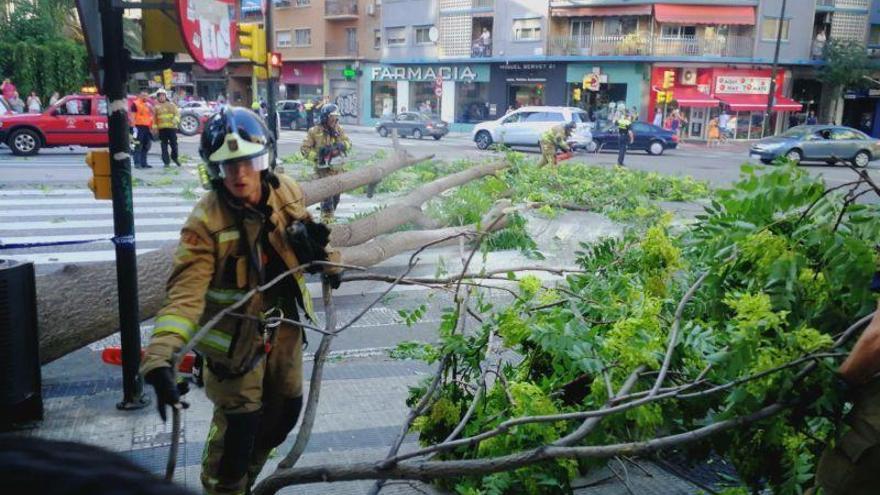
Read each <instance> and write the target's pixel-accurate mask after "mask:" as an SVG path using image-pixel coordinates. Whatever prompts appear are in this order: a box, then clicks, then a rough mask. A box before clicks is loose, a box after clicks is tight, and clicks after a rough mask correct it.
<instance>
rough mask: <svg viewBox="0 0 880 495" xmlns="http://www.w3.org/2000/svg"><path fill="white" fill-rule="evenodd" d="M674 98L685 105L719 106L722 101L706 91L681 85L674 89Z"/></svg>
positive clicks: (700, 106) (699, 106) (681, 104)
mask: <svg viewBox="0 0 880 495" xmlns="http://www.w3.org/2000/svg"><path fill="white" fill-rule="evenodd" d="M672 93H673V98H674V99H675V101H677V102H678V104H679V105H680V106H683V107H698V108H707V107H717V106H718V104H719V103H721V102H720V101H718V100H716V99H715V98H712V97H711V96H709V95H707V94H706V93H701V92H700V91H699V90H697V88H691V87H687V86H679V87H676V88H673V89H672Z"/></svg>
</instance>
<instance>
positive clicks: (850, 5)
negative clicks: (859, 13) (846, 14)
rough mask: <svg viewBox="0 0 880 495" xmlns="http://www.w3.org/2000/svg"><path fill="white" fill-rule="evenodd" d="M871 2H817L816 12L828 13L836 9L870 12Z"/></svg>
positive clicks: (838, 0) (818, 0)
mask: <svg viewBox="0 0 880 495" xmlns="http://www.w3.org/2000/svg"><path fill="white" fill-rule="evenodd" d="M869 7H870V5H869V0H816V10H819V11H822V12H827V11H830V10H836V9H845V10H868V8H869Z"/></svg>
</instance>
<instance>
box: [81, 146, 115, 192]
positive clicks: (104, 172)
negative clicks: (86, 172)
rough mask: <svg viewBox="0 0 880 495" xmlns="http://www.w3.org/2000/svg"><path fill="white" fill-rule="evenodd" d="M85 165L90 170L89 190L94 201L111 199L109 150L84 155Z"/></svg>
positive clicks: (94, 151)
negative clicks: (93, 196)
mask: <svg viewBox="0 0 880 495" xmlns="http://www.w3.org/2000/svg"><path fill="white" fill-rule="evenodd" d="M86 165H88V166H89V168H91V169H92V177H91V178H90V179H89V189H91V190H92V193H93V194H94V195H95V199H113V193H112V189H111V188H110V150H93V151H89V152H88V153H86Z"/></svg>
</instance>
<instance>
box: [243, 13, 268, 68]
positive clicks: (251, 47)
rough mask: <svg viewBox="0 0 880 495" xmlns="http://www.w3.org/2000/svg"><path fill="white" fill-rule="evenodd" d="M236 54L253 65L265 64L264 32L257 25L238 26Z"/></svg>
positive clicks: (244, 24) (245, 24)
mask: <svg viewBox="0 0 880 495" xmlns="http://www.w3.org/2000/svg"><path fill="white" fill-rule="evenodd" d="M238 53H239V54H240V55H241V56H242V57H244V58H246V59H248V60H250V61H252V62H253V63H255V64H259V65H265V64H266V31H264V30H263V28H261V27H260V25H259V24H254V23H239V24H238Z"/></svg>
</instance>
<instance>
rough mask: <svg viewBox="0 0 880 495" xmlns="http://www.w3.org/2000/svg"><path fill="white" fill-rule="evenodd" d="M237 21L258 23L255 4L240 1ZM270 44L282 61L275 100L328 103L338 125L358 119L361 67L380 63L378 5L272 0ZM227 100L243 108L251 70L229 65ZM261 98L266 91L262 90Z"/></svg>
mask: <svg viewBox="0 0 880 495" xmlns="http://www.w3.org/2000/svg"><path fill="white" fill-rule="evenodd" d="M238 5H239V15H240V17H239V22H262V14H261V13H260V4H259V1H257V2H254V1H253V0H241V1H240V2H239V3H238ZM274 5H275V9H274V33H273V36H274V44H275V50H276V51H278V52H280V53H281V56H282V59H283V61H284V64H283V67H282V69H281V74H280V77H279V86H278V94H279V99H300V100H305V99H329V100H330V101H333V102H335V103H336V104H337V105H339V109H340V113H341V114H342V121H343V122H344V123H350V124H356V123H359V122H360V119H361V107H362V104H361V101H362V99H363V95H362V94H361V85H360V84H359V81H360V80H361V79H362V77H363V66H364V64H365V63H367V62H375V61H377V60H378V59H379V55H380V51H379V43H378V42H377V40H376V38H375V36H376V34H377V30H378V29H379V25H380V18H381V0H274ZM229 80H230V82H229V97H230V100H231V101H232V102H233V103H236V102H238V103H242V104H248V103H249V102H250V95H251V65H250V64H248V63H245V61H243V60H240V63H233V64H230V68H229ZM260 92H261V94H265V88H264V87H262V88H261V91H260Z"/></svg>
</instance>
